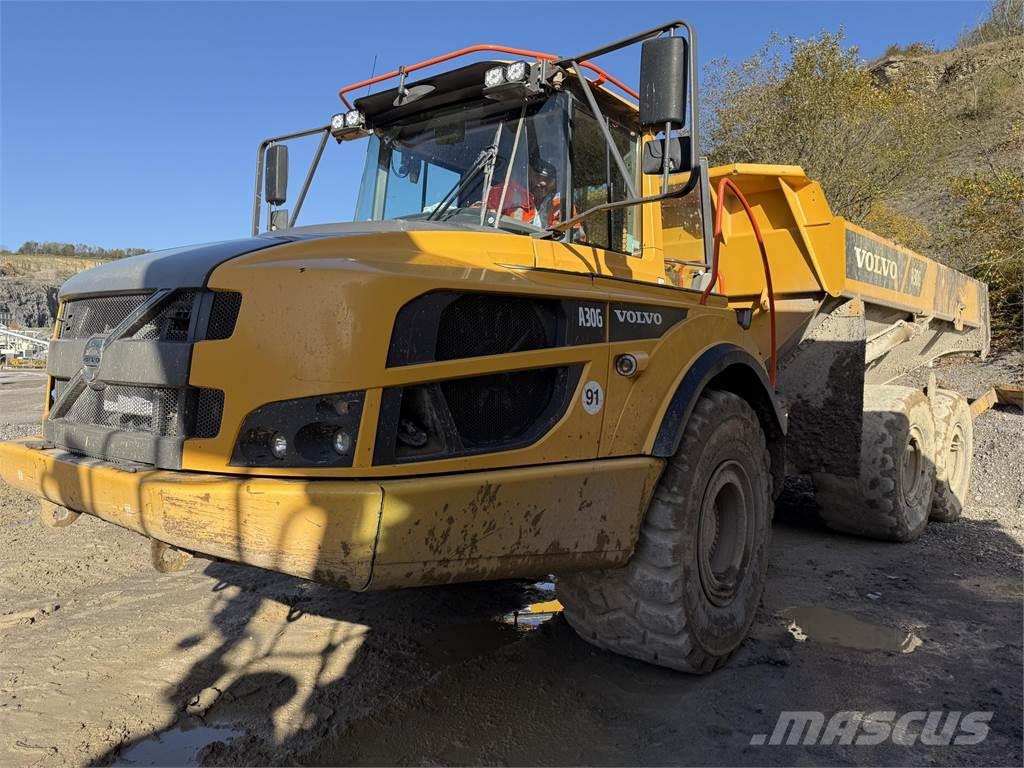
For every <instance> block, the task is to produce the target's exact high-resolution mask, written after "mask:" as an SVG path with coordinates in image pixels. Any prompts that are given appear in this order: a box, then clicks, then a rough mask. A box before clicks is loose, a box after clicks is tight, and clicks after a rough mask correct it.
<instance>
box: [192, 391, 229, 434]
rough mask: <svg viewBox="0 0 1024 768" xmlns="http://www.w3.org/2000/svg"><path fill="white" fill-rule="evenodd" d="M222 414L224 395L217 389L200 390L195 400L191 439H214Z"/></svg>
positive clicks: (218, 430) (218, 429)
mask: <svg viewBox="0 0 1024 768" xmlns="http://www.w3.org/2000/svg"><path fill="white" fill-rule="evenodd" d="M223 413H224V393H223V392H222V391H221V390H219V389H200V390H199V395H198V397H197V398H196V421H195V429H193V430H192V436H193V437H216V436H217V433H218V432H220V419H221V415H222V414H223Z"/></svg>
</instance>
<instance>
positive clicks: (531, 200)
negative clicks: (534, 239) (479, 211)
mask: <svg viewBox="0 0 1024 768" xmlns="http://www.w3.org/2000/svg"><path fill="white" fill-rule="evenodd" d="M527 180H528V184H529V189H526V188H524V187H523V185H522V184H520V183H519V182H517V181H516V180H514V179H510V180H509V182H508V185H507V188H506V185H505V184H495V185H494V186H493V187H491V189H490V191H489V192H488V193H487V207H488V208H489V209H491V210H494V211H497V210H499V209H500V211H501V215H502V216H509V217H511V218H514V219H519V220H520V221H522V222H525V223H526V224H532V225H534V226H535V227H541V228H546V227H553V226H555V225H557V224H560V223H561V221H562V196H561V195H560V194H559V192H558V171H557V170H556V169H555V166H554V165H552V164H551V163H549V162H548V161H547V160H542V159H541V158H540V157H536V156H534V157H531V158H530V167H529V170H528V172H527Z"/></svg>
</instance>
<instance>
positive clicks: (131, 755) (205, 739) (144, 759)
mask: <svg viewBox="0 0 1024 768" xmlns="http://www.w3.org/2000/svg"><path fill="white" fill-rule="evenodd" d="M241 734H242V732H241V731H238V730H235V729H233V728H213V727H209V726H200V727H197V728H169V729H168V730H166V731H161V732H160V733H156V734H153V735H152V736H150V737H149V738H146V739H143V740H142V741H138V742H136V743H135V744H132V745H131V746H130V747H128V748H127V749H123V750H121V754H120V755H119V756H118V758H117V760H116V761H115V763H114V765H159V766H163V765H199V762H198V758H199V753H200V751H201V750H202V749H203V747H205V746H206V745H207V744H212V743H214V742H215V741H231V740H232V739H234V738H236V737H237V736H240V735H241Z"/></svg>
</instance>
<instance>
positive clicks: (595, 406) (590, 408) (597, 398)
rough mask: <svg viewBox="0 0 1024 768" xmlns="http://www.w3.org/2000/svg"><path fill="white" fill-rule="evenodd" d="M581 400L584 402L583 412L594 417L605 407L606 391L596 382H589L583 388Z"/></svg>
mask: <svg viewBox="0 0 1024 768" xmlns="http://www.w3.org/2000/svg"><path fill="white" fill-rule="evenodd" d="M580 400H581V401H582V402H583V410H584V411H586V412H587V413H589V414H590V415H591V416H593V415H594V414H595V413H598V412H600V410H601V408H603V407H604V390H602V389H601V385H600V384H598V383H597V382H596V381H588V382H587V383H586V384H585V385H584V386H583V394H582V395H581V396H580Z"/></svg>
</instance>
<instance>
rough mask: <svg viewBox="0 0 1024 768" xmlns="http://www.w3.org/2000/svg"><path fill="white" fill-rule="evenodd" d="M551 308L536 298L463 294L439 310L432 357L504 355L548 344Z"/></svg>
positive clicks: (457, 357) (453, 358)
mask: <svg viewBox="0 0 1024 768" xmlns="http://www.w3.org/2000/svg"><path fill="white" fill-rule="evenodd" d="M553 323H554V315H553V312H552V310H551V308H550V307H549V306H548V305H547V304H546V303H543V302H541V301H539V300H537V299H531V298H518V297H515V296H491V295H487V294H467V295H466V296H463V297H461V298H458V299H456V300H455V301H453V302H452V303H451V304H449V305H448V306H447V307H445V309H444V311H443V312H442V313H441V318H440V322H439V324H438V328H437V349H436V353H435V359H437V360H458V359H460V358H464V357H480V356H482V355H504V354H508V353H509V352H524V351H526V350H530V349H543V348H545V347H549V346H551V343H552V342H551V339H550V338H549V333H548V328H550V327H552V326H553Z"/></svg>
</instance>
